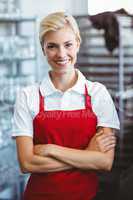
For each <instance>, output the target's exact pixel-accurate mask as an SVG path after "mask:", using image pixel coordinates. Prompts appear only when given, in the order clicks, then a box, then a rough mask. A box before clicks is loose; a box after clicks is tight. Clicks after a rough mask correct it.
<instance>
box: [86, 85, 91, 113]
mask: <svg viewBox="0 0 133 200" xmlns="http://www.w3.org/2000/svg"><path fill="white" fill-rule="evenodd" d="M85 107H86V109H89V110H92V105H91V96H90V95H89V93H88V89H87V85H86V84H85Z"/></svg>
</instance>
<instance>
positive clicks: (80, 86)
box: [40, 69, 86, 96]
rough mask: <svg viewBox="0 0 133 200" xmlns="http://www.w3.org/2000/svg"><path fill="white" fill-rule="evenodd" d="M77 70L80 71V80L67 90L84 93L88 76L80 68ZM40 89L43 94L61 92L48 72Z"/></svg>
mask: <svg viewBox="0 0 133 200" xmlns="http://www.w3.org/2000/svg"><path fill="white" fill-rule="evenodd" d="M76 71H77V73H78V80H77V82H76V83H75V85H74V86H73V87H72V88H69V89H68V90H67V91H75V92H77V93H79V94H84V92H85V83H86V78H85V76H84V75H83V74H82V73H81V72H80V71H79V70H78V69H76ZM40 91H41V93H42V95H43V96H48V95H51V94H53V93H55V92H61V91H60V90H58V89H56V88H55V86H54V85H53V83H52V81H51V79H50V76H49V73H47V75H46V76H45V77H44V79H43V80H42V82H41V84H40Z"/></svg>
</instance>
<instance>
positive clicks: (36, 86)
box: [20, 82, 39, 95]
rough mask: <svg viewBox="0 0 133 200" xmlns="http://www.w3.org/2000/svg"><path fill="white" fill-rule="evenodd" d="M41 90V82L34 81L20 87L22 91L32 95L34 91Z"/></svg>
mask: <svg viewBox="0 0 133 200" xmlns="http://www.w3.org/2000/svg"><path fill="white" fill-rule="evenodd" d="M37 91H39V83H37V82H36V83H33V84H31V85H27V86H24V87H22V88H21V89H20V92H22V93H25V94H27V95H32V94H33V93H34V92H35V93H36V92H37Z"/></svg>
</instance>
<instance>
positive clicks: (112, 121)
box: [94, 84, 120, 129]
mask: <svg viewBox="0 0 133 200" xmlns="http://www.w3.org/2000/svg"><path fill="white" fill-rule="evenodd" d="M101 85H102V84H101ZM94 104H95V106H94V107H95V112H96V115H97V119H98V124H97V126H103V127H110V128H114V129H120V122H119V118H118V115H117V111H116V108H115V105H114V103H113V100H112V98H111V96H110V94H109V92H108V90H107V89H106V87H105V86H104V85H102V88H101V89H100V91H99V92H98V95H97V97H96V98H95V100H94Z"/></svg>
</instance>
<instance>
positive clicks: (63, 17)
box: [39, 12, 81, 48]
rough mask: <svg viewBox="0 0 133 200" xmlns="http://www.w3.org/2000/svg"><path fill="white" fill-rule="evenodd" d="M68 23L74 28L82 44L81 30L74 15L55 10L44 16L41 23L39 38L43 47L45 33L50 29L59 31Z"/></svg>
mask: <svg viewBox="0 0 133 200" xmlns="http://www.w3.org/2000/svg"><path fill="white" fill-rule="evenodd" d="M66 24H68V25H69V26H70V28H71V29H72V30H73V32H74V34H75V36H76V39H77V41H78V42H79V44H80V43H81V37H80V31H79V28H78V25H77V22H76V20H75V19H74V17H73V16H72V15H69V14H67V13H65V12H55V13H51V14H49V15H48V16H46V17H45V18H43V19H42V21H41V23H40V30H39V39H40V43H41V46H42V48H43V43H44V36H45V34H46V33H47V32H49V31H57V30H59V29H61V28H63V27H64V26H65V25H66Z"/></svg>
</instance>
